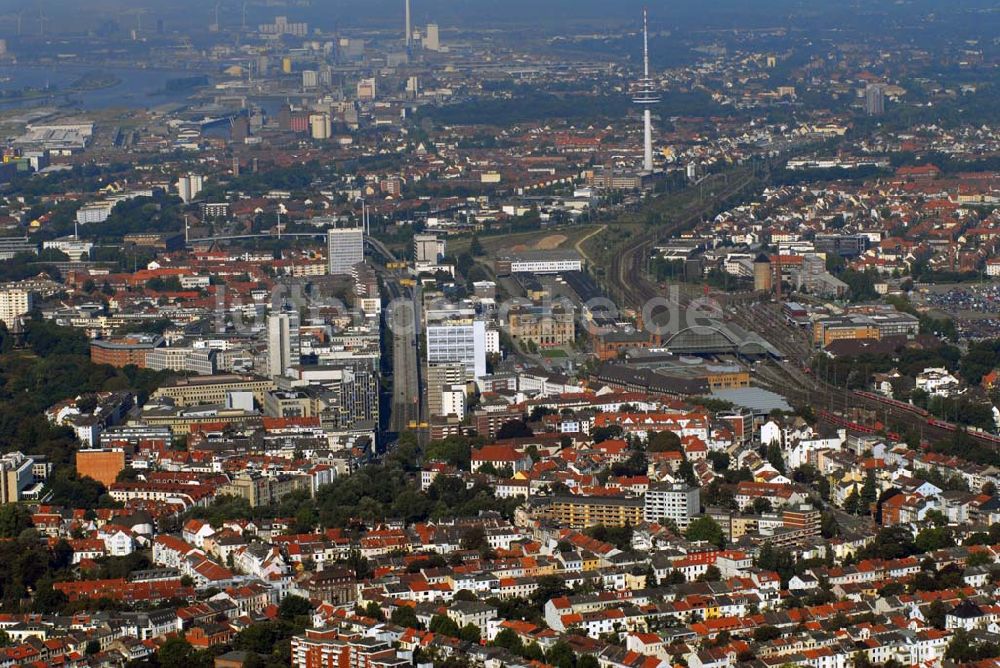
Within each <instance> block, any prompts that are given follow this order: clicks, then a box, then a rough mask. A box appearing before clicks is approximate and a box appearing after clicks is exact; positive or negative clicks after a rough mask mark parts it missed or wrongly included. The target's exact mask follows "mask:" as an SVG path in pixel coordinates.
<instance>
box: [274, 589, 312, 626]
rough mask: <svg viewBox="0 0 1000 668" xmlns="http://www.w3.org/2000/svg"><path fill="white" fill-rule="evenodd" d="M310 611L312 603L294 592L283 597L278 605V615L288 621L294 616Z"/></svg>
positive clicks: (306, 613)
mask: <svg viewBox="0 0 1000 668" xmlns="http://www.w3.org/2000/svg"><path fill="white" fill-rule="evenodd" d="M312 612H313V604H312V603H310V602H309V600H308V599H305V598H302V597H301V596H295V595H294V594H289V595H288V596H286V597H285V598H283V599H282V601H281V604H280V605H279V606H278V616H279V617H280V618H281V619H287V620H289V621H291V620H294V619H295V618H296V617H301V616H307V615H311V614H312Z"/></svg>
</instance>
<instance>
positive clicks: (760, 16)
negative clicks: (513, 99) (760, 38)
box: [0, 0, 1000, 34]
mask: <svg viewBox="0 0 1000 668" xmlns="http://www.w3.org/2000/svg"><path fill="white" fill-rule="evenodd" d="M277 4H278V3H275V2H272V3H271V5H272V6H265V5H264V2H262V1H261V0H256V1H254V0H251V1H250V2H248V3H247V5H248V10H247V12H248V23H250V24H251V25H254V24H256V23H258V22H260V21H264V20H267V21H270V20H272V19H273V17H274V16H275V15H277V14H287V15H288V16H289V17H290V18H293V19H297V20H308V21H309V22H310V23H312V24H314V25H315V26H317V27H320V28H326V29H331V28H333V27H334V25H335V24H336V25H340V26H342V27H351V26H384V27H391V26H393V25H394V24H396V23H398V22H400V21H401V15H402V5H403V0H312V2H311V5H310V6H298V5H299V4H302V3H301V0H292V1H290V2H288V6H286V7H282V6H275V5H277ZM643 5H648V6H649V10H650V15H651V20H652V21H653V23H654V25H656V24H665V25H664V27H670V26H678V27H683V26H691V25H694V26H703V27H725V28H731V27H755V26H756V27H760V26H770V25H795V24H796V23H798V22H800V21H805V22H807V23H808V22H810V21H811V20H816V19H817V17H818V16H820V15H825V16H828V17H837V20H844V21H849V20H851V17H855V18H856V17H857V15H858V14H864V13H869V12H877V13H880V14H887V15H894V16H899V17H907V16H913V17H917V16H921V15H925V14H926V13H927V12H929V11H934V10H935V9H947V10H948V11H949V12H954V11H955V8H956V7H957V6H959V5H961V6H966V7H969V6H974V7H993V8H994V9H995V8H996V2H995V0H669V1H664V0H661V1H659V2H657V1H655V0H614V1H611V2H609V1H607V0H412V6H413V17H414V22H415V23H417V24H420V23H426V22H429V21H435V22H437V23H438V24H440V25H441V26H442V27H449V26H452V27H453V26H470V27H476V28H482V27H484V26H486V27H489V26H496V27H506V28H510V27H514V26H524V27H537V26H543V27H545V28H546V29H549V30H552V29H556V30H558V29H559V27H560V26H562V27H565V28H566V29H568V30H573V29H576V28H577V27H579V26H581V25H590V24H595V27H599V26H601V25H602V24H603V25H608V26H609V27H614V26H617V25H622V24H623V23H625V22H628V23H632V22H634V21H635V20H636V18H637V17H638V16H639V14H640V12H641V9H642V7H643ZM241 6H242V0H222V1H221V11H220V13H221V17H222V23H223V25H224V26H225V25H230V26H236V25H238V24H239V23H240V20H241ZM214 7H215V2H214V1H213V0H0V14H2V15H3V16H0V20H2V24H0V32H2V33H6V34H9V33H10V30H11V26H13V25H14V21H15V19H14V16H15V14H16V13H18V12H22V26H23V28H22V29H23V30H24V32H25V33H29V32H33V31H34V30H37V27H38V18H37V17H38V13H39V8H42V11H43V12H44V13H45V14H46V16H47V17H48V18H49V26H50V31H52V32H58V31H60V30H73V31H77V32H79V31H81V30H86V29H91V30H92V29H95V28H97V27H98V26H99V25H100V24H101V23H102V22H104V21H107V20H109V19H112V18H114V19H117V20H118V22H119V23H121V24H123V25H124V26H128V27H131V26H132V23H133V22H134V15H130V14H129V10H134V9H138V8H142V9H146V10H148V12H149V13H148V14H147V19H146V21H147V23H146V25H147V26H150V27H151V26H152V25H153V24H154V22H155V19H163V20H164V21H165V22H166V25H167V26H168V27H172V28H173V29H177V30H186V29H197V28H198V27H204V26H207V25H208V24H209V23H211V22H212V21H213V20H214V18H213V17H214ZM994 17H996V18H997V21H1000V15H998V14H997V13H996V12H994V13H993V14H992V15H989V18H994ZM994 23H996V22H994Z"/></svg>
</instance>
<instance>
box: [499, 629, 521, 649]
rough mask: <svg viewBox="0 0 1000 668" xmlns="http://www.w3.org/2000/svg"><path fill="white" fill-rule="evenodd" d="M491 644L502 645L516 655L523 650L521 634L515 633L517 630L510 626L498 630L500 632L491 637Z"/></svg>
mask: <svg viewBox="0 0 1000 668" xmlns="http://www.w3.org/2000/svg"><path fill="white" fill-rule="evenodd" d="M492 644H493V645H494V646H496V647H503V648H504V649H506V650H509V651H510V652H512V653H514V654H518V655H520V654H521V653H522V652H523V651H524V643H523V642H522V641H521V636H519V635H517V632H516V631H514V629H510V628H506V629H503V630H502V631H500V633H498V634H497V635H496V637H495V638H493V643H492Z"/></svg>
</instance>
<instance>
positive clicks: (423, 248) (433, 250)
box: [413, 234, 445, 264]
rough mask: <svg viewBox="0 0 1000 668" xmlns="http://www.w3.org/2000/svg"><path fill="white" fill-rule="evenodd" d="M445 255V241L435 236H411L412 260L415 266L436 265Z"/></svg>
mask: <svg viewBox="0 0 1000 668" xmlns="http://www.w3.org/2000/svg"><path fill="white" fill-rule="evenodd" d="M444 254H445V240H444V239H440V238H438V236H437V235H436V234H415V235H413V259H414V261H415V262H416V263H417V264H437V263H438V262H440V261H441V258H443V257H444Z"/></svg>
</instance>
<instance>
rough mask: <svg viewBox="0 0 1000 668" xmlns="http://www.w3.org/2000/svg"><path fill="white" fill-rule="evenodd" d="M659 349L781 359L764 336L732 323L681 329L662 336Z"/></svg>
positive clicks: (694, 353) (780, 355) (678, 353)
mask: <svg viewBox="0 0 1000 668" xmlns="http://www.w3.org/2000/svg"><path fill="white" fill-rule="evenodd" d="M663 347H664V348H666V349H667V350H669V351H670V352H671V353H674V354H676V355H736V356H738V357H743V358H749V359H761V358H770V359H782V358H783V357H784V355H782V354H781V352H780V351H779V350H778V349H777V348H775V347H774V346H772V345H771V344H770V343H768V341H767V340H766V339H764V337H762V336H761V335H759V334H757V333H756V332H751V331H748V330H746V329H743V328H742V327H740V326H739V325H737V324H736V323H732V322H722V321H719V322H716V323H712V324H710V325H691V326H684V327H682V328H680V329H678V330H677V331H675V332H669V333H667V334H665V335H664V337H663Z"/></svg>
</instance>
